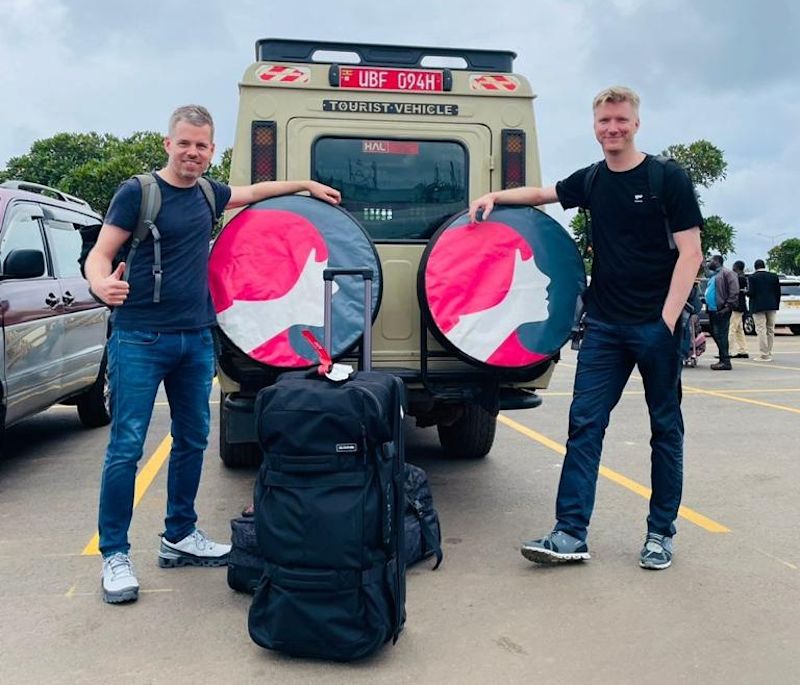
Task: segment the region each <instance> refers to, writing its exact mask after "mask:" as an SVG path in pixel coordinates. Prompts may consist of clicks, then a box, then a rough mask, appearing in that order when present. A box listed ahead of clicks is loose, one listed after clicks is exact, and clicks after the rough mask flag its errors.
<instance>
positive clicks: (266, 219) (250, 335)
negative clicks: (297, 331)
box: [209, 209, 328, 367]
mask: <svg viewBox="0 0 800 685" xmlns="http://www.w3.org/2000/svg"><path fill="white" fill-rule="evenodd" d="M327 266H328V247H327V245H326V244H325V240H324V238H323V237H322V235H321V234H320V232H319V231H318V230H317V229H316V228H315V226H314V225H313V224H312V223H311V222H310V221H309V220H308V219H306V218H305V217H303V216H300V215H298V214H294V213H291V212H287V211H284V210H278V209H261V210H250V211H245V212H242V213H241V214H239V215H238V216H237V217H236V218H234V219H233V221H231V223H230V224H228V226H227V227H226V228H225V230H224V231H223V232H222V234H221V235H220V237H219V238H218V239H217V242H216V243H215V245H214V250H213V252H212V254H211V261H210V265H209V270H210V273H209V283H210V287H211V297H212V300H213V302H214V308H215V310H216V312H217V323H218V324H219V326H220V328H222V330H223V331H224V332H225V334H226V335H227V336H228V337H229V338H230V340H231V342H233V343H234V344H235V345H236V346H237V347H238V348H239V349H240V350H242V351H243V352H246V353H247V354H248V355H249V356H250V357H252V358H253V359H256V360H258V361H261V362H264V363H266V364H270V365H273V366H286V367H294V366H306V365H308V364H310V363H312V360H311V359H308V358H306V357H304V356H303V355H301V354H300V353H299V352H298V351H297V350H296V349H295V346H294V344H293V341H292V340H291V338H290V331H291V329H292V328H293V327H306V328H310V327H320V326H322V324H323V279H322V271H323V270H324V269H325V268H326V267H327Z"/></svg>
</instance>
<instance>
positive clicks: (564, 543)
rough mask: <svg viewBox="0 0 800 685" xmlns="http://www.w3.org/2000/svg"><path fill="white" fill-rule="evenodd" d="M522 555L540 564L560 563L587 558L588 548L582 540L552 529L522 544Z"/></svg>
mask: <svg viewBox="0 0 800 685" xmlns="http://www.w3.org/2000/svg"><path fill="white" fill-rule="evenodd" d="M520 552H522V556H523V557H525V558H526V559H528V561H535V562H538V563H540V564H560V563H564V562H567V561H583V560H584V559H589V558H590V557H589V548H588V547H587V546H586V543H585V542H584V541H583V540H579V539H578V538H575V537H572V535H569V534H568V533H565V532H564V531H561V530H554V531H553V532H552V533H550V535H547V536H545V537H543V538H539V539H538V540H531V541H530V542H525V543H523V544H522V549H520Z"/></svg>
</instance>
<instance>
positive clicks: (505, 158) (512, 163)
mask: <svg viewBox="0 0 800 685" xmlns="http://www.w3.org/2000/svg"><path fill="white" fill-rule="evenodd" d="M501 141H502V151H501V166H502V185H503V188H519V187H520V186H524V185H525V131H523V130H521V129H508V128H506V129H503V132H502V136H501Z"/></svg>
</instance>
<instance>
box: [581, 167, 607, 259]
mask: <svg viewBox="0 0 800 685" xmlns="http://www.w3.org/2000/svg"><path fill="white" fill-rule="evenodd" d="M601 163H602V162H595V163H594V164H592V166H590V167H589V170H588V171H587V172H586V176H584V177H583V204H581V205H580V207H578V212H580V214H582V215H583V218H584V221H585V222H586V250H587V252H588V251H589V250H590V249H591V247H592V215H591V214H590V213H589V196H590V195H591V193H592V186H593V185H594V180H595V179H596V178H597V172H598V171H599V170H600V164H601Z"/></svg>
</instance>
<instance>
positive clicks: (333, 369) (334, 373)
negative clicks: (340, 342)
mask: <svg viewBox="0 0 800 685" xmlns="http://www.w3.org/2000/svg"><path fill="white" fill-rule="evenodd" d="M303 337H304V338H305V339H306V340H307V341H308V343H309V345H311V347H313V348H314V351H315V352H316V353H317V356H318V357H319V361H320V363H319V366H317V374H318V375H320V376H325V378H327V379H328V380H329V381H333V382H334V383H342V382H343V381H346V380H347V379H348V378H350V376H351V375H352V374H353V367H352V366H350V365H349V364H334V363H333V360H332V359H331V355H330V354H329V353H328V350H326V349H325V347H324V345H323V344H322V343H321V342H320V341H319V340H317V338H316V336H315V335H314V334H313V333H312V332H311V331H308V330H306V331H303Z"/></svg>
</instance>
